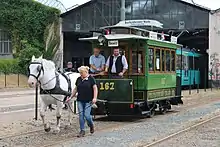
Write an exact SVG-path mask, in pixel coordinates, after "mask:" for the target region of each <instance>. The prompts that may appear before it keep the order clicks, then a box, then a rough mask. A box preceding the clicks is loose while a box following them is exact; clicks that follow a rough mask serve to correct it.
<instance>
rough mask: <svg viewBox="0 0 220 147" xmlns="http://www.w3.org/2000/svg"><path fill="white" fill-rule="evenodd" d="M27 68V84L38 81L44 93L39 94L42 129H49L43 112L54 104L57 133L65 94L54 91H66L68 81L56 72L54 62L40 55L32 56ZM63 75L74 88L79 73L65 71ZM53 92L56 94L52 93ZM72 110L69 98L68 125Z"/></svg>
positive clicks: (33, 84) (30, 84)
mask: <svg viewBox="0 0 220 147" xmlns="http://www.w3.org/2000/svg"><path fill="white" fill-rule="evenodd" d="M28 70H29V77H28V84H29V86H30V87H32V88H33V87H36V85H37V83H38V82H39V83H40V85H41V89H42V90H43V92H44V94H42V93H41V94H40V97H41V101H40V116H41V118H42V121H43V124H44V130H45V131H46V132H49V131H50V124H49V123H46V122H45V112H46V110H47V106H48V105H50V104H54V105H56V106H57V109H56V117H57V126H56V130H55V131H56V132H57V133H58V132H59V131H60V118H61V113H62V108H63V105H64V104H63V99H64V97H65V95H61V94H60V93H59V92H58V93H56V92H57V91H63V92H65V91H66V92H67V91H68V88H69V87H68V81H67V79H66V78H65V77H64V76H63V75H62V74H61V73H58V72H57V71H56V68H55V64H54V62H52V61H49V60H46V59H43V58H42V56H41V57H39V58H35V56H32V60H31V63H30V65H29V69H28ZM65 75H67V77H68V78H69V80H70V81H71V89H74V88H75V82H76V79H77V78H78V77H79V76H80V74H79V73H65ZM69 83H70V82H69ZM57 87H58V88H57ZM54 88H55V89H54ZM52 89H53V91H51V94H48V91H50V90H52ZM57 89H58V90H57ZM45 92H46V93H45ZM54 92H55V93H56V94H54ZM72 110H73V100H70V101H69V102H68V111H69V115H68V121H69V125H71V123H72V122H71V119H72V115H71V114H72Z"/></svg>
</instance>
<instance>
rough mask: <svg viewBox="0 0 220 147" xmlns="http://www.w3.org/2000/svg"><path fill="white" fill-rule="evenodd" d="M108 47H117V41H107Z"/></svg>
mask: <svg viewBox="0 0 220 147" xmlns="http://www.w3.org/2000/svg"><path fill="white" fill-rule="evenodd" d="M108 46H109V47H117V46H118V40H110V41H108Z"/></svg>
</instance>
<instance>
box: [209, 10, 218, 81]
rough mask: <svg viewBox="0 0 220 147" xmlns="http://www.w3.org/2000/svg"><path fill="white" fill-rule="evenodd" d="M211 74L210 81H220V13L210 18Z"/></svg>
mask: <svg viewBox="0 0 220 147" xmlns="http://www.w3.org/2000/svg"><path fill="white" fill-rule="evenodd" d="M209 73H210V74H211V73H213V76H212V78H211V76H209V79H210V80H211V79H212V80H220V76H218V75H219V73H220V11H218V12H216V13H214V14H211V13H210V17H209Z"/></svg>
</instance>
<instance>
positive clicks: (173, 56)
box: [171, 51, 176, 71]
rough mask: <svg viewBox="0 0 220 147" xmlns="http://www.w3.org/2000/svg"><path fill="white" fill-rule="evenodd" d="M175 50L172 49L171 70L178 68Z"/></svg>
mask: <svg viewBox="0 0 220 147" xmlns="http://www.w3.org/2000/svg"><path fill="white" fill-rule="evenodd" d="M175 56H176V54H175V52H174V51H171V65H172V68H171V71H175V70H176V67H175V65H176V63H175Z"/></svg>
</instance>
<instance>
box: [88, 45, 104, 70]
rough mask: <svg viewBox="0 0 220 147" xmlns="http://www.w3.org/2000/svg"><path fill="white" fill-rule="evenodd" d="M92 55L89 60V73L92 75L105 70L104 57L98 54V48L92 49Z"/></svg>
mask: <svg viewBox="0 0 220 147" xmlns="http://www.w3.org/2000/svg"><path fill="white" fill-rule="evenodd" d="M93 53H94V54H93V55H92V56H90V58H89V64H90V72H91V73H92V74H98V73H100V72H103V71H104V68H105V57H104V56H103V55H101V54H100V49H99V48H97V47H96V48H94V50H93Z"/></svg>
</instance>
